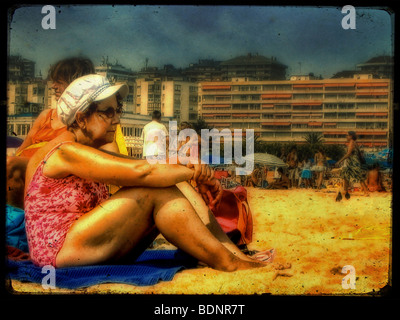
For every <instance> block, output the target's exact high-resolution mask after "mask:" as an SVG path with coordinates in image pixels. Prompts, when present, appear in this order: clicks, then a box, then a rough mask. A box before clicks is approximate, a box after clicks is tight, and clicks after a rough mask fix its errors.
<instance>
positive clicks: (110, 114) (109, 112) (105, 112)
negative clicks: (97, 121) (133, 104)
mask: <svg viewBox="0 0 400 320" xmlns="http://www.w3.org/2000/svg"><path fill="white" fill-rule="evenodd" d="M96 112H97V113H100V116H101V115H104V116H105V117H106V118H108V119H112V118H114V117H115V114H118V115H119V117H122V115H123V114H124V110H123V109H122V107H117V109H114V108H113V107H109V108H107V109H106V110H96Z"/></svg>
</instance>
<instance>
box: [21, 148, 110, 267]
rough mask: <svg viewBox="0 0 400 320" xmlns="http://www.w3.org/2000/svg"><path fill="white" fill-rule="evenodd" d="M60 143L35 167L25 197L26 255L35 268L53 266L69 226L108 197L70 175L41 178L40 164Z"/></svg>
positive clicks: (103, 190)
mask: <svg viewBox="0 0 400 320" xmlns="http://www.w3.org/2000/svg"><path fill="white" fill-rule="evenodd" d="M63 143H65V142H63ZM63 143H60V144H58V145H57V146H56V147H54V148H53V149H52V150H51V151H50V152H49V153H48V154H47V155H46V157H45V158H44V160H42V162H41V163H40V164H39V166H38V167H37V169H36V172H35V174H34V175H33V177H32V181H31V183H30V184H29V186H28V188H27V193H26V196H25V220H26V221H25V225H26V233H27V238H28V244H29V254H30V256H31V259H32V261H33V263H34V264H36V265H38V266H45V265H52V266H54V267H56V256H57V254H58V252H59V250H60V249H61V247H62V245H63V243H64V240H65V237H66V235H67V232H68V230H69V228H70V227H71V225H72V224H73V223H74V222H75V221H76V220H78V218H79V217H80V216H82V215H84V214H85V213H86V212H89V211H91V210H92V209H94V208H95V207H96V206H97V205H99V204H100V203H101V202H103V201H104V200H106V199H108V197H109V194H108V191H107V188H106V186H105V185H104V184H102V183H97V182H93V181H90V180H86V179H82V178H79V177H77V176H73V175H70V176H68V177H65V178H62V179H53V178H48V177H46V176H44V174H43V166H44V164H45V163H46V161H47V159H48V158H49V157H50V156H51V155H52V154H53V152H54V151H56V150H57V149H58V148H59V147H60V145H61V144H63ZM67 143H68V142H67Z"/></svg>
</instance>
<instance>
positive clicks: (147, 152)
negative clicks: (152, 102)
mask: <svg viewBox="0 0 400 320" xmlns="http://www.w3.org/2000/svg"><path fill="white" fill-rule="evenodd" d="M151 119H152V121H151V122H149V123H148V124H146V125H145V126H144V127H143V131H142V136H141V138H142V140H143V159H146V157H151V156H161V157H166V156H167V155H166V150H167V149H168V130H167V128H166V127H165V125H163V124H162V123H161V112H160V111H158V110H154V111H153V113H152V116H151ZM159 134H161V135H165V136H164V137H165V141H162V143H163V142H165V149H164V148H158V146H159V145H160V143H159V142H158V138H159ZM162 143H161V145H162ZM163 149H164V150H163Z"/></svg>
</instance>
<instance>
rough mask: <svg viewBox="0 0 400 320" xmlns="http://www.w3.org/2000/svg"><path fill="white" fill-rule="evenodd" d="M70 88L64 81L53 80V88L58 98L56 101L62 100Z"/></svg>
mask: <svg viewBox="0 0 400 320" xmlns="http://www.w3.org/2000/svg"><path fill="white" fill-rule="evenodd" d="M67 87H68V82H66V81H64V80H61V79H60V80H53V83H52V86H51V88H52V89H53V90H54V95H55V97H56V100H57V101H58V99H60V97H61V95H62V93H63V92H64V91H65V89H66V88H67Z"/></svg>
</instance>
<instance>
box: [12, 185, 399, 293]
mask: <svg viewBox="0 0 400 320" xmlns="http://www.w3.org/2000/svg"><path fill="white" fill-rule="evenodd" d="M247 190H248V200H249V203H250V208H251V210H252V214H253V220H254V230H253V231H254V233H253V242H252V243H251V244H250V245H249V249H251V250H265V249H269V248H275V249H276V251H277V255H276V258H275V261H274V263H272V264H271V265H269V266H267V267H264V268H259V269H252V270H242V271H236V272H232V273H224V272H220V271H215V270H212V269H210V268H207V267H199V268H195V269H190V270H183V271H181V272H178V273H177V274H176V275H175V277H174V279H173V280H172V281H169V282H161V283H158V284H157V285H154V286H149V287H137V286H132V285H125V284H112V283H111V284H101V285H95V286H91V287H88V288H82V289H79V290H67V289H54V290H51V289H47V290H44V289H42V287H41V286H40V285H39V284H31V283H21V282H19V281H12V288H13V290H14V292H15V293H17V294H18V293H42V292H46V293H49V292H50V293H64V294H65V293H71V294H98V293H100V294H215V295H239V294H240V295H254V294H256V295H260V294H272V295H336V296H337V295H361V296H363V295H367V294H371V293H373V294H375V295H376V294H377V295H380V294H383V292H384V290H385V289H382V288H384V287H385V286H386V285H390V279H391V274H390V272H391V268H390V265H391V216H392V210H391V204H392V194H391V193H388V192H387V193H371V194H370V196H369V197H364V196H362V195H361V194H357V193H352V194H351V198H350V199H349V200H345V199H343V200H342V201H341V202H340V203H337V202H335V193H333V191H332V192H327V189H325V191H324V192H315V191H314V190H311V189H295V190H262V189H258V188H247ZM167 247H168V246H167ZM284 263H290V265H291V267H290V268H289V269H285V270H281V271H279V270H278V271H277V270H276V269H275V267H276V266H277V265H279V264H284ZM346 265H351V266H353V267H354V270H355V280H356V282H355V285H356V287H355V289H345V288H343V287H342V279H343V278H344V277H345V276H346V275H345V274H343V273H341V271H342V268H343V267H344V266H346Z"/></svg>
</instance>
